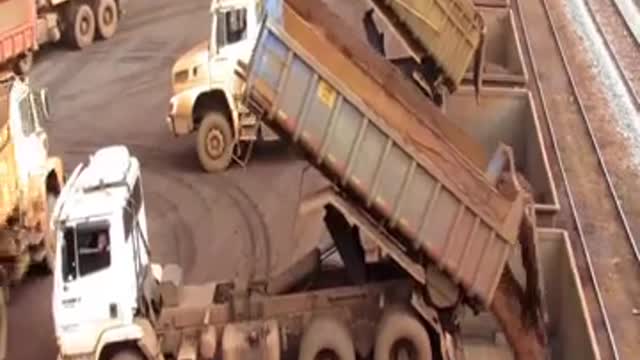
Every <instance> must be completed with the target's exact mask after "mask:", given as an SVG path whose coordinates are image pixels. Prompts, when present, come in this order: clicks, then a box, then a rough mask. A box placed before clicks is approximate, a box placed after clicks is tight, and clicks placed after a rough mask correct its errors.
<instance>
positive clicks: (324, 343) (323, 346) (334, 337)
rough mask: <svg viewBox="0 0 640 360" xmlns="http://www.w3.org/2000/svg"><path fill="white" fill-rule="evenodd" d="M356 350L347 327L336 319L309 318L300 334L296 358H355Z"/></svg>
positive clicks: (347, 359)
mask: <svg viewBox="0 0 640 360" xmlns="http://www.w3.org/2000/svg"><path fill="white" fill-rule="evenodd" d="M355 358H356V351H355V347H354V345H353V339H352V337H351V333H350V332H349V329H347V327H346V326H345V325H344V324H343V323H342V322H340V321H338V320H337V319H334V318H331V317H318V318H315V319H313V320H311V323H310V324H309V325H308V326H307V328H306V329H305V331H304V334H303V335H302V340H301V341H300V352H299V355H298V360H325V359H326V360H328V359H332V360H355Z"/></svg>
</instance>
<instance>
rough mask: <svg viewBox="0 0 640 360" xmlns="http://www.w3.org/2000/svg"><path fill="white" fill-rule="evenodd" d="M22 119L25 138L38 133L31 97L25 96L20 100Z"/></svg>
mask: <svg viewBox="0 0 640 360" xmlns="http://www.w3.org/2000/svg"><path fill="white" fill-rule="evenodd" d="M20 117H21V119H22V133H23V134H24V135H25V136H29V135H31V134H33V132H34V131H36V122H35V116H34V115H33V108H32V107H31V101H29V96H25V97H24V98H23V99H22V100H20Z"/></svg>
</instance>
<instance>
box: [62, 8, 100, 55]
mask: <svg viewBox="0 0 640 360" xmlns="http://www.w3.org/2000/svg"><path fill="white" fill-rule="evenodd" d="M64 28H65V30H64V37H65V41H66V42H67V44H68V45H69V46H71V47H73V48H76V49H84V48H86V47H87V46H89V45H91V44H92V43H93V39H94V38H95V34H96V17H95V15H94V13H93V9H92V8H91V6H89V5H88V4H87V3H86V2H80V1H77V2H71V3H69V5H68V6H67V9H66V22H65V27H64Z"/></svg>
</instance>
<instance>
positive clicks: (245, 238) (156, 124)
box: [8, 0, 636, 360]
mask: <svg viewBox="0 0 640 360" xmlns="http://www.w3.org/2000/svg"><path fill="white" fill-rule="evenodd" d="M325 1H326V2H327V3H329V4H330V5H331V6H332V7H333V8H334V9H335V10H336V11H337V13H339V14H340V15H342V16H344V17H347V18H349V19H353V20H352V21H353V26H354V27H355V28H359V27H360V18H361V14H362V13H363V12H364V11H365V9H366V8H365V6H364V5H363V3H364V2H362V1H354V2H347V1H344V0H325ZM524 3H526V2H524ZM209 5H210V1H208V0H190V1H171V0H138V1H135V2H129V6H128V14H127V15H126V17H125V18H124V19H123V23H122V25H121V29H120V31H119V32H118V33H117V34H116V36H115V37H114V38H113V39H111V40H109V41H106V42H97V43H96V44H94V45H93V46H91V47H89V48H87V49H86V50H84V51H81V52H77V51H69V50H66V49H65V48H63V47H60V46H56V47H52V48H50V49H49V48H47V49H44V50H43V51H42V52H41V53H40V54H39V56H38V57H37V58H36V64H37V65H36V67H35V69H34V71H33V72H32V76H31V81H32V82H33V83H34V85H36V86H44V87H47V88H48V89H49V93H50V97H51V105H52V117H53V122H51V123H49V124H47V125H46V127H47V128H48V130H49V141H50V144H51V152H52V154H56V155H60V156H62V157H63V159H64V161H65V168H66V170H67V171H68V172H71V171H72V170H73V168H74V167H75V165H76V164H77V163H78V162H80V161H85V160H86V159H87V156H88V155H89V154H90V153H91V152H93V151H95V150H96V149H97V148H99V147H101V146H105V145H110V144H125V145H127V146H128V147H129V149H130V151H131V152H132V153H133V155H135V156H137V157H138V158H139V159H140V161H141V163H142V171H143V175H142V176H143V187H144V195H145V200H146V208H147V214H148V217H149V232H150V234H149V235H150V239H151V242H152V248H153V254H152V257H153V258H154V260H155V261H158V262H160V263H171V262H173V263H178V264H180V265H181V266H183V268H184V270H185V276H186V281H187V282H190V283H197V282H202V281H207V280H215V279H224V278H229V277H231V276H234V275H236V274H238V273H242V272H246V271H251V269H252V267H253V270H254V271H255V272H256V273H264V272H265V271H267V269H271V271H272V272H275V271H277V270H278V269H281V268H282V267H284V266H285V265H286V264H287V263H288V261H290V260H292V259H294V258H295V257H297V256H298V255H300V254H301V253H303V252H304V249H306V248H308V247H310V246H313V245H314V244H315V241H316V240H317V239H303V238H294V237H293V236H292V228H293V221H294V220H295V219H296V217H295V213H296V205H297V201H298V198H299V196H300V194H303V193H306V192H308V191H311V190H313V189H315V188H317V187H319V186H321V185H322V184H323V182H322V181H321V180H320V179H319V177H318V175H317V174H316V173H315V171H313V170H311V171H308V172H306V175H303V173H304V169H305V168H306V167H307V165H306V163H304V162H303V161H298V160H296V159H295V158H294V157H293V156H292V155H291V154H290V152H289V151H288V149H287V148H286V146H284V145H281V144H272V145H269V146H262V147H259V148H258V149H257V152H256V154H255V156H254V159H253V160H252V162H251V163H250V164H249V166H248V168H246V169H242V168H239V167H237V166H236V167H234V168H233V169H231V170H229V171H227V172H226V173H224V174H219V175H209V174H205V173H203V172H202V171H201V170H200V168H199V166H198V162H197V157H196V154H195V148H194V143H195V138H194V137H193V136H189V137H185V138H173V137H172V136H171V135H170V133H169V131H168V129H167V126H166V124H165V121H164V118H165V115H166V113H167V110H168V100H169V98H170V96H171V90H170V69H171V66H172V64H173V62H174V61H175V59H176V58H177V57H178V56H179V55H180V54H181V53H183V52H184V51H186V50H187V49H189V48H190V47H192V46H193V45H195V44H196V43H198V42H200V41H202V40H204V39H206V38H207V37H208V33H209V23H210V22H209V11H208V9H209ZM525 8H526V6H525ZM536 15H539V14H536ZM541 35H542V32H538V33H537V34H535V35H533V41H536V39H538V38H539V37H540V36H541ZM538 44H539V46H537V47H536V48H535V49H534V52H538V53H547V51H553V50H551V49H549V48H546V47H547V46H550V42H548V41H540V42H538ZM389 45H390V46H389V48H388V49H387V50H388V54H389V55H391V56H397V55H400V54H401V53H402V50H401V49H400V48H399V47H398V45H397V44H394V43H391V44H389ZM550 75H551V74H550V73H549V71H542V72H541V74H540V76H541V79H542V80H543V81H546V82H547V85H548V86H549V88H550V89H553V90H554V91H555V92H560V91H559V89H562V88H563V87H562V84H557V83H555V81H551V80H550V79H549V77H550ZM547 96H548V94H547ZM564 101H570V100H569V99H567V98H561V97H560V96H558V97H555V98H551V100H550V102H551V105H552V106H551V107H553V105H557V104H556V102H558V103H562V102H564ZM570 137H571V136H570V135H567V138H569V139H570ZM565 140H566V138H563V139H560V141H565ZM547 145H548V144H547ZM602 146H603V147H607V146H606V145H605V144H602ZM552 165H553V164H552ZM552 167H553V170H554V172H555V171H556V170H557V169H556V168H555V166H552ZM621 173H622V174H627V173H626V172H621ZM615 175H619V174H614V177H615V180H618V179H620V177H619V176H615ZM615 180H614V181H615ZM621 190H622V191H623V192H626V191H627V190H628V191H629V192H632V190H631V188H626V187H621ZM562 205H563V206H565V205H566V203H563V204H562ZM629 211H631V210H629ZM562 222H563V221H561V223H562ZM567 222H568V221H567ZM558 225H566V223H564V224H558ZM634 230H636V228H634ZM252 259H259V260H260V261H252ZM579 262H580V261H579ZM582 280H583V282H587V281H588V279H586V278H583V279H582ZM50 294H51V277H39V276H35V277H32V278H31V279H30V280H28V281H27V282H26V283H24V284H23V285H22V286H20V287H19V288H16V289H15V290H14V291H13V292H12V299H11V304H10V311H9V329H10V334H9V354H8V359H11V360H14V359H16V360H22V359H24V360H35V359H39V360H47V359H51V360H53V359H55V355H56V345H55V339H54V333H53V326H52V317H51V310H50V309H51V301H50ZM596 330H600V331H601V330H602V329H599V328H597V329H596Z"/></svg>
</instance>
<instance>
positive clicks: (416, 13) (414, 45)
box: [362, 0, 487, 105]
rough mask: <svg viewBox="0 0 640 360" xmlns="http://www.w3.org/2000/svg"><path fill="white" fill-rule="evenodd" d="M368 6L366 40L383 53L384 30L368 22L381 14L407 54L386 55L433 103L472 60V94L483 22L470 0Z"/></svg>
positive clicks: (386, 1) (390, 0) (382, 1)
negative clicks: (374, 14) (370, 7)
mask: <svg viewBox="0 0 640 360" xmlns="http://www.w3.org/2000/svg"><path fill="white" fill-rule="evenodd" d="M369 2H370V3H371V4H372V5H373V9H371V10H370V11H368V12H366V13H365V14H364V16H363V18H362V23H363V26H364V29H365V33H366V35H367V40H368V42H369V44H370V45H371V46H372V47H373V48H374V49H376V50H377V51H378V52H379V53H380V54H382V55H383V56H384V55H385V54H386V52H385V43H384V41H385V40H384V39H385V37H384V34H383V33H382V32H380V30H379V29H378V28H377V26H376V24H375V22H374V20H373V12H374V9H375V12H376V13H377V14H378V15H380V17H381V18H382V19H383V21H384V22H385V24H386V25H387V27H388V28H389V29H390V30H391V32H392V33H393V34H394V35H395V36H396V38H397V39H398V40H399V41H400V42H401V43H402V45H403V46H404V48H405V49H407V51H408V53H409V55H410V57H407V58H405V57H403V58H391V59H389V60H390V61H391V62H392V63H393V64H394V65H396V66H398V67H399V68H400V69H401V70H403V72H405V73H406V75H408V76H409V77H410V78H411V79H413V80H414V81H415V82H416V83H417V84H418V85H419V86H420V88H421V89H422V90H423V91H424V93H425V94H426V95H427V96H428V97H429V98H431V99H432V100H433V101H434V102H435V103H436V104H438V105H442V104H443V101H444V97H445V96H446V95H448V94H452V93H454V92H455V91H456V90H457V89H458V86H459V85H460V83H461V82H462V80H463V78H464V76H465V73H466V72H467V70H468V69H469V67H470V66H471V65H472V64H473V70H474V78H475V79H474V81H475V85H476V92H478V91H479V89H480V86H481V82H482V79H481V75H482V66H483V62H484V50H485V47H484V43H485V34H486V31H487V29H486V25H485V21H484V19H483V17H482V15H481V14H480V12H478V11H477V10H476V9H475V8H474V6H473V3H472V2H471V1H467V0H453V1H432V2H426V1H421V0H369Z"/></svg>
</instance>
